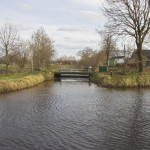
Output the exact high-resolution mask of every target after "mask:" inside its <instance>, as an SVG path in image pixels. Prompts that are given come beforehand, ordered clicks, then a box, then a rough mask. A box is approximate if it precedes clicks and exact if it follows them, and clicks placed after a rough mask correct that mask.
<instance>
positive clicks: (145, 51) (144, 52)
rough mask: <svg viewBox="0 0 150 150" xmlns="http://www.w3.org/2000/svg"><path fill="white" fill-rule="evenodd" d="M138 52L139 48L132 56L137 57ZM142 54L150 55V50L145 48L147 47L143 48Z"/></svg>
mask: <svg viewBox="0 0 150 150" xmlns="http://www.w3.org/2000/svg"><path fill="white" fill-rule="evenodd" d="M136 52H137V50H136V51H134V52H133V53H132V56H131V58H135V57H136V56H137V53H136ZM142 55H143V56H148V57H150V50H145V49H144V50H142Z"/></svg>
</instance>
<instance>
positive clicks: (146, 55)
mask: <svg viewBox="0 0 150 150" xmlns="http://www.w3.org/2000/svg"><path fill="white" fill-rule="evenodd" d="M142 55H143V64H144V66H150V50H142ZM137 60H138V56H137V51H136V50H135V51H134V52H133V53H132V56H131V58H130V59H129V60H128V64H133V63H137Z"/></svg>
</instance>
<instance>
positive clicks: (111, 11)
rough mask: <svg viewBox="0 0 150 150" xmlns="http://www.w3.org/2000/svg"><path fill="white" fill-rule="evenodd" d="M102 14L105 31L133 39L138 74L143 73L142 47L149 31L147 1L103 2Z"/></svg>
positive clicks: (110, 0)
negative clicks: (137, 62)
mask: <svg viewBox="0 0 150 150" xmlns="http://www.w3.org/2000/svg"><path fill="white" fill-rule="evenodd" d="M103 12H104V14H105V15H106V16H107V17H108V22H107V24H106V31H109V32H111V33H114V34H118V35H125V36H130V37H133V38H134V39H135V42H136V46H137V55H138V61H139V72H143V60H142V46H143V42H144V40H145V38H146V36H147V35H148V33H149V31H150V7H149V1H148V0H105V6H104V8H103Z"/></svg>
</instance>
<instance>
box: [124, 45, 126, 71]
mask: <svg viewBox="0 0 150 150" xmlns="http://www.w3.org/2000/svg"><path fill="white" fill-rule="evenodd" d="M125 71H126V47H125V45H124V70H123V72H124V73H125Z"/></svg>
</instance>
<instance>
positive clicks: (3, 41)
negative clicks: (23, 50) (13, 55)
mask: <svg viewBox="0 0 150 150" xmlns="http://www.w3.org/2000/svg"><path fill="white" fill-rule="evenodd" d="M18 40H19V37H18V35H17V31H16V29H15V28H14V27H13V26H12V25H4V26H3V27H1V29H0V48H1V50H2V51H3V52H4V55H5V59H6V74H7V73H8V66H9V52H10V51H11V50H12V48H13V46H14V45H15V44H16V43H17V42H18Z"/></svg>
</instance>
